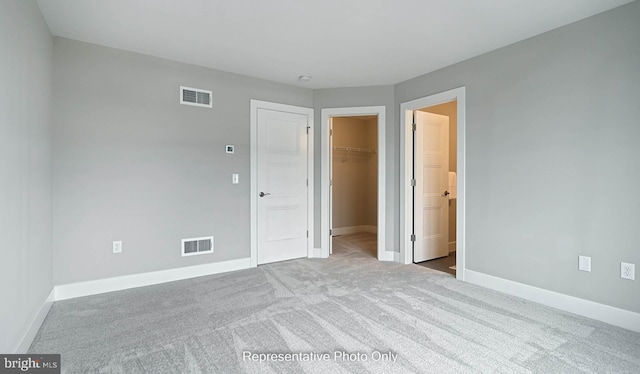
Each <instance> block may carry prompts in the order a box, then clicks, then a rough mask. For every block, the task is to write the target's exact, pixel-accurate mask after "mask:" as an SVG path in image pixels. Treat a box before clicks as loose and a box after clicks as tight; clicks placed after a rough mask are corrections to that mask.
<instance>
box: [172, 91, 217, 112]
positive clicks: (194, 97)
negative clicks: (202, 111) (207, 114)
mask: <svg viewBox="0 0 640 374" xmlns="http://www.w3.org/2000/svg"><path fill="white" fill-rule="evenodd" d="M212 95H213V93H212V92H211V91H207V90H201V89H199V88H191V87H184V86H180V104H185V105H195V106H201V107H204V108H213V99H212V97H213V96H212Z"/></svg>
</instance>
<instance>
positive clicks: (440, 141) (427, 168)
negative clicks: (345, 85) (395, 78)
mask: <svg viewBox="0 0 640 374" xmlns="http://www.w3.org/2000/svg"><path fill="white" fill-rule="evenodd" d="M400 116H401V123H403V124H404V128H403V130H402V131H401V141H400V146H401V170H400V174H401V180H400V184H401V186H400V187H401V188H400V195H401V196H400V200H401V205H400V209H401V214H400V220H401V222H400V228H401V238H400V262H402V263H405V264H410V263H414V262H421V261H425V260H431V259H437V258H441V260H435V261H434V262H436V261H437V262H439V263H441V262H443V261H445V260H446V261H448V263H451V261H452V259H453V258H455V260H454V262H455V265H449V266H447V268H448V267H450V266H455V270H456V272H455V276H456V278H457V279H460V280H464V276H465V245H464V244H465V242H464V238H465V235H464V221H465V220H464V218H465V215H464V212H465V204H464V197H465V195H464V191H465V184H464V181H465V157H464V154H465V143H464V140H465V89H464V87H461V88H457V89H454V90H450V91H446V92H442V93H439V94H435V95H431V96H427V97H423V98H420V99H416V100H412V101H409V102H406V103H403V104H401V112H400ZM452 118H453V119H454V120H455V129H447V130H444V127H445V126H446V127H448V126H449V121H450V120H451V119H452ZM414 119H415V120H416V121H415V122H414ZM443 119H444V120H445V123H446V124H443V122H439V121H442V120H443ZM414 123H415V128H416V131H415V133H416V136H415V138H416V142H415V143H414V130H413V128H414ZM450 130H455V131H451V132H450ZM451 136H453V138H454V139H455V141H450V140H452V139H449V138H450V137H451ZM445 148H454V149H455V151H454V149H450V150H451V151H454V152H453V154H451V153H452V152H449V151H450V150H449V149H445ZM414 149H415V150H417V152H416V154H415V157H414ZM445 156H446V157H445ZM449 161H450V162H449ZM449 164H450V165H449ZM414 172H415V175H414ZM449 172H455V177H453V174H450V173H449ZM450 175H451V176H450ZM453 189H455V191H453ZM450 190H451V191H450ZM452 192H453V196H452ZM450 216H451V217H450ZM449 231H453V232H455V234H453V233H451V234H452V235H449ZM425 248H426V250H425ZM416 250H417V251H418V252H419V253H417V254H416ZM449 253H454V254H455V257H454V255H452V256H451V257H449ZM437 265H439V266H440V267H441V266H442V264H437ZM438 270H443V269H441V268H440V269H438ZM449 270H454V269H449Z"/></svg>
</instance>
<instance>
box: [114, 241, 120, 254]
mask: <svg viewBox="0 0 640 374" xmlns="http://www.w3.org/2000/svg"><path fill="white" fill-rule="evenodd" d="M113 253H122V242H121V241H116V242H113Z"/></svg>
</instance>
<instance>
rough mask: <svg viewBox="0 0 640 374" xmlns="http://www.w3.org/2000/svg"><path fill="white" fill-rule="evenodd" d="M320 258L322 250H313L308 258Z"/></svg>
mask: <svg viewBox="0 0 640 374" xmlns="http://www.w3.org/2000/svg"><path fill="white" fill-rule="evenodd" d="M321 257H322V248H314V249H313V252H311V257H309V258H321Z"/></svg>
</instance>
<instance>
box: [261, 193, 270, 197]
mask: <svg viewBox="0 0 640 374" xmlns="http://www.w3.org/2000/svg"><path fill="white" fill-rule="evenodd" d="M267 195H271V194H270V193H269V192H267V193H264V192H260V197H265V196H267Z"/></svg>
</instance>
